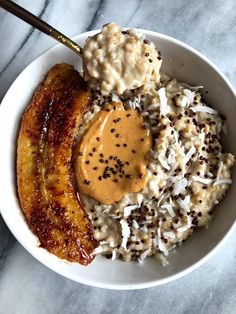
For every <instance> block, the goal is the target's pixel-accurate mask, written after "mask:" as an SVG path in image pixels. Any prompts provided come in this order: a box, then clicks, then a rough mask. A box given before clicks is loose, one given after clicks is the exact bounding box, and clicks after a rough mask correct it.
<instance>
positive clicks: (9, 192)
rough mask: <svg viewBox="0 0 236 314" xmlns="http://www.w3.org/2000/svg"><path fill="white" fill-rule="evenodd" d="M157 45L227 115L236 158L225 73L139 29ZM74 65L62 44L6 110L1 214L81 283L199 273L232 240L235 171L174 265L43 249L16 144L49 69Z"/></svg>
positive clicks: (27, 73)
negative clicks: (29, 212) (84, 259)
mask: <svg viewBox="0 0 236 314" xmlns="http://www.w3.org/2000/svg"><path fill="white" fill-rule="evenodd" d="M139 31H141V32H142V33H143V34H144V35H145V36H146V38H147V39H148V40H150V41H152V42H153V43H154V44H155V45H156V47H157V49H158V50H160V51H161V54H162V57H163V64H162V72H164V73H167V74H168V75H169V76H170V77H173V78H177V79H178V81H183V82H186V83H187V84H189V85H192V86H194V85H197V86H199V85H202V86H203V87H204V88H203V89H202V95H203V97H204V99H205V100H206V103H207V104H209V105H211V106H212V107H213V108H214V109H216V110H217V111H219V112H220V113H221V114H223V115H224V116H225V117H226V122H227V134H226V135H225V136H224V147H225V148H226V149H227V150H228V151H230V152H231V153H232V154H234V155H236V143H235V140H234V137H235V135H236V125H235V123H234V121H235V118H236V95H235V92H234V89H233V87H232V86H231V84H230V83H229V82H228V80H227V79H226V78H225V77H224V75H223V74H222V73H221V72H220V71H219V70H218V69H217V68H216V67H215V66H214V65H213V64H212V63H211V62H210V61H209V60H207V59H206V58H205V57H204V56H203V55H201V54H200V53H199V52H197V51H196V50H194V49H192V48H191V47H189V46H187V45H185V44H184V43H182V42H180V41H178V40H175V39H173V38H171V37H168V36H166V35H162V34H159V33H155V32H152V31H146V30H139ZM95 33H96V31H92V32H88V33H84V34H81V35H79V36H76V37H75V38H74V40H75V41H76V42H77V43H79V44H80V45H82V46H83V44H84V42H85V40H86V39H87V37H88V36H91V35H93V34H95ZM62 62H65V63H68V64H72V65H73V66H74V67H75V68H76V69H77V70H80V69H81V67H82V64H81V60H80V59H79V58H78V56H77V55H76V54H74V53H73V52H71V51H69V50H68V49H67V48H66V47H64V46H62V45H57V46H55V47H53V48H51V49H49V50H47V51H46V52H45V53H43V54H42V55H41V56H39V57H38V58H37V59H36V60H34V61H33V62H32V63H31V64H30V65H29V66H28V67H27V68H26V69H25V70H24V71H23V72H22V73H21V74H20V75H19V76H18V77H17V79H16V80H15V82H14V83H13V84H12V86H11V87H10V89H9V90H8V92H7V94H6V96H5V97H4V99H3V101H2V104H1V107H0V142H1V144H2V147H3V148H4V150H3V153H2V154H1V157H0V158H1V162H0V170H1V191H2V198H1V200H0V209H1V215H2V217H3V219H4V220H5V222H6V224H7V226H8V227H9V229H10V230H11V232H12V233H13V235H14V236H15V237H16V239H17V240H18V241H19V243H20V244H21V245H22V246H23V247H24V248H25V249H26V250H27V251H28V252H29V253H30V254H31V255H32V256H34V257H35V258H36V259H37V260H38V261H40V262H41V263H42V264H44V265H45V266H47V267H48V268H50V269H52V270H53V271H55V272H57V273H59V274H61V275H62V276H65V277H67V278H69V279H72V280H74V281H77V282H79V283H83V284H87V285H90V286H95V287H101V288H108V289H120V290H122V289H123V290H125V289H127V290H128V289H141V288H148V287H153V286H157V285H161V284H164V283H167V282H170V281H173V280H175V279H177V278H180V277H182V276H183V275H186V274H188V273H189V272H191V271H193V270H194V269H196V268H197V267H199V266H200V265H201V264H203V263H204V262H205V261H206V260H207V259H208V258H210V257H211V256H212V255H213V254H214V253H215V252H216V250H217V249H218V248H219V247H220V246H221V245H222V244H223V243H224V241H226V239H227V238H228V237H229V236H230V235H231V234H232V233H233V230H234V229H235V225H236V224H235V218H236V211H235V205H234V194H235V192H236V183H235V179H236V178H235V176H236V173H235V168H233V170H232V184H231V186H230V188H229V190H228V192H227V194H226V196H225V198H224V199H223V200H222V202H220V203H219V204H218V205H217V207H216V211H215V215H214V217H213V219H212V222H211V224H210V226H209V228H204V229H201V230H197V231H196V232H194V234H193V236H192V237H191V238H190V239H188V240H187V241H186V242H185V243H184V244H183V245H182V246H180V247H178V248H177V249H176V250H175V251H173V252H171V253H170V255H169V256H168V263H169V264H168V265H166V266H163V265H162V264H161V263H160V261H158V260H157V259H155V258H148V259H146V260H145V261H143V262H142V263H138V262H129V263H125V262H123V261H120V260H115V261H112V260H110V259H106V258H104V257H102V256H96V258H95V259H94V260H93V262H92V263H91V264H90V265H88V266H82V265H79V264H76V263H69V262H67V261H64V260H60V259H59V258H57V257H56V256H54V255H53V254H51V253H49V252H48V251H46V250H45V249H43V248H41V247H40V246H39V241H38V239H37V237H36V236H35V235H34V234H33V233H32V231H31V230H30V229H29V227H28V225H27V223H26V221H25V218H24V215H23V213H22V210H21V208H20V204H19V200H18V196H17V188H16V167H15V161H16V141H17V136H18V132H19V125H20V121H21V117H22V114H23V112H24V110H25V108H26V106H27V105H28V104H29V102H30V100H31V98H32V95H33V93H34V91H35V89H36V87H37V86H38V84H39V83H40V82H41V81H42V80H43V79H44V76H45V74H46V73H47V71H48V70H49V69H50V68H51V67H52V66H53V65H55V64H56V63H62Z"/></svg>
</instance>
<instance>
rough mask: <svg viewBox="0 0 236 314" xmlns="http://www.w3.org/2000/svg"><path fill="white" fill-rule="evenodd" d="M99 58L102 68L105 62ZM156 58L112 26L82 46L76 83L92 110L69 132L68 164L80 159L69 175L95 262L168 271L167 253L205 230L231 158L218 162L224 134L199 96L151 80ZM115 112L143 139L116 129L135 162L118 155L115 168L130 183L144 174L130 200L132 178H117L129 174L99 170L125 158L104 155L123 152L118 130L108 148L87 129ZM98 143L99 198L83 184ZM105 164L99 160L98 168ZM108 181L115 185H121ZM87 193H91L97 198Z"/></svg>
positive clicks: (194, 90)
mask: <svg viewBox="0 0 236 314" xmlns="http://www.w3.org/2000/svg"><path fill="white" fill-rule="evenodd" d="M129 41H130V42H129ZM127 43H129V44H130V45H131V46H132V44H133V45H135V47H136V46H137V49H136V48H135V49H134V51H133V48H132V49H131V46H129V45H128V47H130V49H131V50H130V51H129V49H128V48H127V51H126V50H125V49H126V48H125V47H126V45H127ZM104 51H106V53H104ZM108 51H109V53H110V57H109V58H110V59H108V60H106V59H105V58H106V57H107V56H108V55H109V54H108ZM132 51H133V52H132ZM96 54H97V55H96ZM132 54H134V55H133V56H132V58H133V59H134V60H136V61H135V62H136V63H137V64H139V62H138V61H140V62H141V60H142V62H143V60H146V61H145V62H143V68H142V69H139V67H137V68H136V69H134V64H133V63H132V62H130V59H129V56H131V55H132ZM143 56H146V57H147V59H143ZM158 56H159V54H158V53H157V52H156V50H155V47H154V45H153V44H152V43H150V42H148V41H146V40H145V39H142V42H141V41H140V38H139V37H138V35H136V34H135V32H134V31H131V30H129V31H125V32H123V31H121V29H120V28H119V27H118V26H117V25H115V24H108V25H106V26H104V28H103V30H102V32H101V33H99V34H98V35H96V36H95V37H92V38H91V39H89V40H88V41H87V43H86V45H85V50H84V62H85V77H86V78H87V79H88V80H89V81H90V83H91V86H92V87H93V102H92V105H91V106H90V108H89V109H88V110H87V112H86V113H85V115H84V117H83V122H82V124H81V127H80V129H79V132H78V138H77V144H76V145H77V147H78V150H77V154H80V157H81V158H77V159H76V160H77V161H76V169H77V177H78V173H79V175H80V176H81V178H80V179H79V180H78V187H79V190H80V197H81V200H82V202H83V204H84V206H85V208H86V210H87V212H88V214H89V216H90V218H91V221H92V222H93V229H94V236H95V238H96V239H97V240H98V241H99V242H100V245H99V246H98V247H97V248H96V249H95V251H94V254H99V253H101V254H103V255H105V256H106V257H108V258H112V260H115V259H116V258H119V259H122V260H124V261H130V260H138V261H139V262H142V261H143V260H144V259H145V258H147V257H148V256H155V257H157V258H159V259H161V261H162V262H163V264H166V263H168V261H167V259H166V257H167V256H168V254H169V252H170V251H171V250H173V249H174V248H175V247H176V246H177V245H179V244H181V243H182V242H183V241H184V240H186V239H187V238H188V237H189V236H191V234H192V233H193V231H194V230H195V229H196V228H199V227H206V226H208V224H209V223H210V221H211V219H212V215H213V213H214V210H215V206H216V205H217V204H218V203H219V202H220V201H221V200H222V198H223V197H224V195H225V193H226V191H227V189H228V188H229V185H230V184H231V178H230V168H231V167H232V166H233V164H234V156H233V155H232V154H230V153H225V152H223V149H222V143H221V136H222V132H223V131H225V130H226V125H225V118H224V117H223V116H222V115H220V114H219V113H218V112H217V110H215V109H213V108H211V107H209V106H208V105H206V104H205V102H204V101H203V99H202V96H201V88H202V87H201V86H197V87H193V86H189V85H188V84H186V83H182V82H178V81H177V80H176V79H171V78H169V77H168V76H167V75H165V74H162V75H161V77H160V75H159V68H160V64H161V61H160V58H159V57H158ZM149 58H151V60H152V61H153V62H150V61H149ZM112 60H113V61H114V63H113V61H112ZM116 61H117V64H116ZM123 63H124V64H123ZM147 65H148V66H147ZM103 66H104V68H102V67H103ZM104 69H105V70H104ZM93 70H94V72H92V71H93ZM103 70H104V71H103ZM114 73H115V74H114ZM134 82H137V83H135V84H134ZM134 87H135V89H133V88H134ZM131 89H132V90H131ZM117 103H119V106H121V107H122V110H123V113H124V115H125V111H126V112H127V115H129V114H133V115H135V116H136V117H137V121H139V122H140V121H142V123H141V124H142V132H144V133H143V135H142V136H140V133H139V132H141V129H139V131H137V130H138V129H135V128H136V127H137V125H135V124H134V128H132V125H131V124H130V125H127V126H124V129H126V127H128V128H130V129H129V130H128V133H127V134H131V136H132V138H133V140H132V138H131V139H130V142H129V143H128V144H129V146H130V145H131V146H132V145H135V148H132V149H133V150H134V151H135V152H138V154H139V155H138V156H139V157H140V156H141V157H140V158H141V161H142V162H141V161H140V160H139V159H138V158H137V159H136V158H135V154H133V155H132V153H131V154H129V155H127V156H126V157H125V158H124V159H126V158H129V160H124V162H127V161H128V163H129V165H130V164H133V165H134V168H135V169H136V170H135V171H136V172H135V171H134V172H132V175H131V174H129V173H128V175H131V176H132V177H133V176H134V177H136V176H137V178H138V175H139V173H140V169H139V166H140V164H141V165H142V166H145V170H144V169H143V170H142V171H141V172H142V173H143V174H144V177H145V180H144V181H145V182H144V181H143V184H141V185H139V188H138V189H136V190H135V189H132V188H131V186H129V180H131V178H125V177H124V178H123V176H125V175H126V171H128V168H127V169H124V168H122V169H121V167H120V166H119V165H118V164H117V169H118V170H119V171H121V173H120V172H119V171H118V172H119V173H118V172H116V170H114V167H116V166H115V164H116V163H114V162H112V165H108V163H109V162H110V161H111V160H113V158H114V156H115V155H119V154H120V153H121V155H122V154H124V148H127V147H123V146H122V150H120V151H118V150H116V151H115V152H112V153H111V151H112V149H113V148H114V147H113V146H114V145H116V144H119V145H121V144H122V145H123V144H125V142H124V143H123V142H122V143H121V142H119V143H118V142H116V140H117V139H118V138H119V136H120V135H119V132H117V130H116V128H117V127H115V126H111V125H109V130H110V132H111V134H112V135H115V136H116V134H118V135H117V136H118V137H117V138H116V137H114V139H111V134H110V133H109V136H108V135H105V133H102V132H100V126H96V127H95V128H93V129H91V121H97V119H98V117H99V116H101V115H103V114H104V112H105V111H104V110H106V109H109V112H107V115H103V117H105V116H109V114H110V109H111V108H112V106H113V105H114V106H116V104H117ZM107 106H108V107H107ZM109 106H110V107H109ZM138 116H139V117H140V119H141V120H139V119H138ZM93 119H95V120H93ZM115 120H116V119H115ZM95 123H96V122H95ZM113 129H114V130H115V131H114V134H113V132H112V131H111V130H113ZM91 130H92V132H91ZM89 132H90V133H89ZM99 132H100V133H99ZM126 132H127V129H126ZM145 132H146V133H145ZM98 133H99V135H98ZM120 133H122V132H120ZM86 134H90V135H91V136H90V138H89V141H90V143H89V144H88V143H87V144H86V143H85V142H84V139H86ZM148 134H149V135H148ZM97 137H99V141H100V140H101V143H106V145H104V146H103V145H98V147H95V149H96V150H97V149H98V150H99V154H101V158H102V159H103V162H99V159H98V157H96V158H95V160H94V159H93V160H92V159H91V163H92V165H93V167H97V168H98V167H99V171H100V172H101V171H102V173H104V174H105V177H104V178H102V179H101V180H100V181H101V182H100V183H99V184H100V185H101V186H99V189H97V188H96V187H95V186H94V185H93V184H92V180H94V179H95V178H96V176H94V178H93V176H92V172H91V171H92V170H94V169H92V168H91V167H92V165H91V167H90V166H88V165H90V160H89V157H91V158H93V156H91V155H89V154H93V152H91V149H92V146H93V145H92V146H91V143H95V142H94V139H96V138H97ZM139 138H140V139H141V138H143V139H145V140H144V143H145V141H147V142H146V143H150V145H149V144H147V145H146V146H145V145H144V146H143V142H142V141H140V142H139V143H138V144H137V139H139ZM150 139H151V140H150ZM107 140H109V142H107ZM119 140H120V139H119ZM149 141H150V142H149ZM113 142H114V143H113ZM135 143H136V144H135ZM126 144H127V143H126ZM96 145H97V143H96ZM88 147H89V149H88ZM118 148H119V149H120V148H121V147H116V149H118ZM131 152H132V150H131ZM105 155H106V157H105V159H104V158H103V156H105ZM111 156H112V159H109V158H110V157H111ZM82 157H83V158H82ZM123 157H124V155H122V158H123ZM132 157H133V158H132ZM117 158H118V160H120V159H122V158H120V157H117ZM104 160H108V161H107V164H106V161H105V163H104ZM109 160H110V161H109ZM86 161H87V166H88V167H86V166H85V165H86ZM120 162H121V163H122V164H123V163H124V162H123V160H122V161H121V160H120ZM82 163H83V165H82ZM96 163H98V165H97V164H96ZM89 167H90V168H89ZM110 168H111V169H112V170H111V169H110ZM88 169H89V170H88ZM107 169H108V170H107ZM95 170H96V171H97V170H98V169H95ZM95 170H94V171H95ZM114 171H115V174H114ZM122 171H123V172H122ZM107 174H109V175H108V176H107ZM120 175H121V177H119V176H120ZM100 176H101V174H100ZM98 178H99V176H98ZM126 179H127V180H126ZM140 179H142V178H140ZM98 180H99V179H98ZM111 180H113V181H111ZM115 180H117V181H119V180H121V182H122V184H121V185H120V183H119V182H117V181H115ZM130 182H131V181H130ZM91 188H93V189H94V188H95V190H96V189H97V190H96V193H94V191H92V189H91ZM121 190H122V193H121ZM117 193H118V194H117ZM117 195H118V196H117Z"/></svg>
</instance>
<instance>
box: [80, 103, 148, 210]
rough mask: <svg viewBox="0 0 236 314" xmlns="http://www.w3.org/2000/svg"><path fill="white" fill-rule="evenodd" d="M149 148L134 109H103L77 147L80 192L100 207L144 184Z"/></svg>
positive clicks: (114, 105) (112, 106) (116, 105)
mask: <svg viewBox="0 0 236 314" xmlns="http://www.w3.org/2000/svg"><path fill="white" fill-rule="evenodd" d="M151 145H152V138H151V134H150V131H149V129H147V128H146V127H145V126H144V121H143V118H142V117H141V116H140V115H139V113H138V112H137V111H136V110H125V108H124V106H123V104H122V103H121V102H112V103H109V104H107V105H105V106H104V107H103V109H102V110H101V111H99V112H98V113H97V114H96V115H95V116H94V118H93V119H92V120H91V122H90V123H89V125H88V128H87V130H86V132H85V134H84V135H83V137H82V139H81V141H80V143H79V144H78V146H77V147H76V155H75V172H76V180H77V185H78V189H79V192H80V193H82V194H85V195H88V196H90V197H92V198H94V199H96V200H97V201H99V202H101V203H103V204H112V203H114V202H116V201H119V200H120V199H122V198H123V196H124V195H125V194H126V193H132V192H139V191H141V190H142V189H143V188H144V187H145V186H146V184H147V180H148V174H147V171H146V165H147V162H148V158H147V155H148V152H149V150H150V148H151Z"/></svg>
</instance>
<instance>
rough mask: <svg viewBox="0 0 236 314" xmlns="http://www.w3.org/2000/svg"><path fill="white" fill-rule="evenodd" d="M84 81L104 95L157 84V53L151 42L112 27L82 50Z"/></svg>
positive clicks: (158, 66) (96, 36)
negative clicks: (152, 83) (151, 83)
mask: <svg viewBox="0 0 236 314" xmlns="http://www.w3.org/2000/svg"><path fill="white" fill-rule="evenodd" d="M83 64H84V74H85V76H84V77H85V80H87V81H88V82H89V84H90V86H91V87H92V88H96V89H98V90H101V92H102V93H103V94H109V93H110V92H115V93H117V94H119V95H120V94H123V93H124V92H125V91H126V90H130V89H134V88H138V87H140V86H143V85H147V84H150V82H152V81H153V82H158V81H159V78H160V74H159V70H160V66H161V56H160V53H158V51H157V50H156V49H155V46H154V44H153V43H152V42H149V41H148V40H147V39H145V38H142V37H140V36H138V34H137V33H135V32H134V31H132V30H128V31H122V29H121V28H120V27H119V26H118V25H116V24H115V23H110V24H107V25H105V26H103V28H102V31H101V32H100V33H98V34H96V35H95V36H93V37H90V38H88V40H87V42H86V43H85V46H84V49H83Z"/></svg>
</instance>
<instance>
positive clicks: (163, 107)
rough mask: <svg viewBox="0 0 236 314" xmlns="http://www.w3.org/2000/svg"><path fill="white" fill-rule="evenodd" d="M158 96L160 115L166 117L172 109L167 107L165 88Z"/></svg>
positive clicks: (161, 89) (160, 90)
mask: <svg viewBox="0 0 236 314" xmlns="http://www.w3.org/2000/svg"><path fill="white" fill-rule="evenodd" d="M158 95H159V98H160V115H162V116H165V115H166V114H167V113H169V111H170V108H169V106H168V105H167V97H166V92H165V88H164V87H162V88H160V89H159V91H158Z"/></svg>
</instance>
